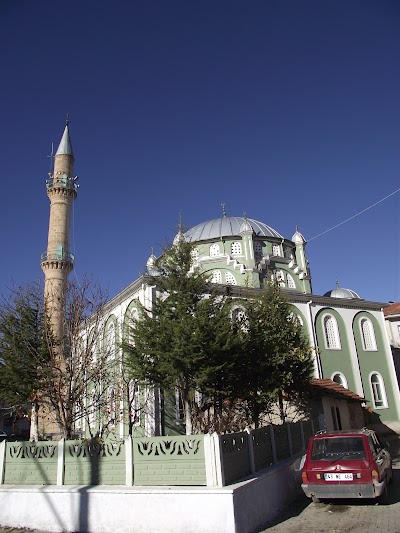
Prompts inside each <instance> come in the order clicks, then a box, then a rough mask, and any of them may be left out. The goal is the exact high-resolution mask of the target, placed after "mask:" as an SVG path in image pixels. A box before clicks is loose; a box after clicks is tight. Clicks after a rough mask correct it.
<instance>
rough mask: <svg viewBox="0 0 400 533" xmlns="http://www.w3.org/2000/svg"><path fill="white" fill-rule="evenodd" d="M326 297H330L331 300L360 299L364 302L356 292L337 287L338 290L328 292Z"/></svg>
mask: <svg viewBox="0 0 400 533" xmlns="http://www.w3.org/2000/svg"><path fill="white" fill-rule="evenodd" d="M324 296H329V297H330V298H346V299H348V300H350V299H353V298H358V299H359V300H362V298H361V296H359V295H358V294H357V293H356V292H354V291H352V290H351V289H344V288H342V287H336V289H333V290H331V291H328V292H326V293H325V294H324Z"/></svg>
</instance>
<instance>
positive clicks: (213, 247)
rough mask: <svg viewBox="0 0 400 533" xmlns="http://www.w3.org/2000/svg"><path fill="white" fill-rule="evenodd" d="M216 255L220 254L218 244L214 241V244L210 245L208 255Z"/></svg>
mask: <svg viewBox="0 0 400 533" xmlns="http://www.w3.org/2000/svg"><path fill="white" fill-rule="evenodd" d="M217 255H221V254H220V251H219V244H218V243H216V242H215V243H214V244H212V245H211V246H210V257H215V256H217Z"/></svg>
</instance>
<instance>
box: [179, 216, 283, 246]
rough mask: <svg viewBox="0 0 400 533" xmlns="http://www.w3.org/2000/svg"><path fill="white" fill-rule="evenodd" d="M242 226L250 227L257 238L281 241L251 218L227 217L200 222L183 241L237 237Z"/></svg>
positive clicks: (273, 231)
mask: <svg viewBox="0 0 400 533" xmlns="http://www.w3.org/2000/svg"><path fill="white" fill-rule="evenodd" d="M243 224H246V226H247V227H250V228H251V229H252V230H253V231H254V233H255V234H256V235H257V236H259V237H277V238H278V239H283V237H282V235H280V234H279V233H278V232H277V231H275V230H274V229H273V228H270V227H269V226H267V225H266V224H264V223H263V222H258V221H257V220H253V219H251V218H244V217H227V216H224V217H221V218H215V219H214V220H208V221H207V222H202V223H201V224H198V225H197V226H194V228H191V229H190V230H188V231H187V232H186V233H185V239H186V240H187V241H188V242H196V241H207V240H209V239H220V238H223V237H239V236H240V232H241V231H242V227H243ZM246 231H248V230H246Z"/></svg>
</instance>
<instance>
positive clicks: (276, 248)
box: [272, 244, 281, 256]
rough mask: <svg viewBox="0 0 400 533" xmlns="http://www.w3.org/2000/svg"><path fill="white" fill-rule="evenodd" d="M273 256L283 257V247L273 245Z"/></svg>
mask: <svg viewBox="0 0 400 533" xmlns="http://www.w3.org/2000/svg"><path fill="white" fill-rule="evenodd" d="M272 255H277V256H280V255H281V247H280V246H279V244H273V245H272Z"/></svg>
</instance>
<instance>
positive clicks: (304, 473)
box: [301, 472, 308, 482]
mask: <svg viewBox="0 0 400 533" xmlns="http://www.w3.org/2000/svg"><path fill="white" fill-rule="evenodd" d="M301 478H302V480H303V481H307V482H308V477H307V472H302V473H301Z"/></svg>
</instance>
